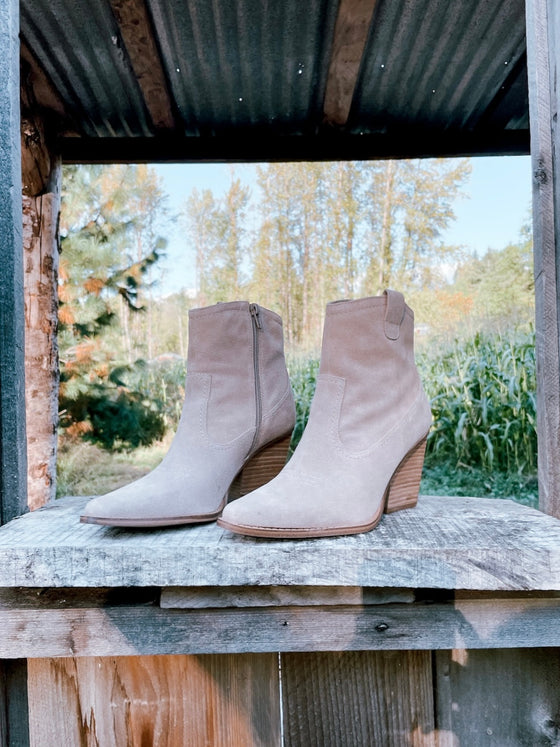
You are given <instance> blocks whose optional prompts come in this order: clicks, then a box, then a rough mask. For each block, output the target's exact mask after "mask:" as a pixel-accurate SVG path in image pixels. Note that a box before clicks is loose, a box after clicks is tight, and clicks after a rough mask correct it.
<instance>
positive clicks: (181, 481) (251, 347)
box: [82, 301, 295, 526]
mask: <svg viewBox="0 0 560 747" xmlns="http://www.w3.org/2000/svg"><path fill="white" fill-rule="evenodd" d="M259 321H260V325H261V326H260V328H259V329H258V330H257V331H256V334H257V336H258V339H257V338H255V337H254V327H253V321H252V317H251V313H250V308H249V304H248V303H246V302H242V301H236V302H232V303H223V304H216V305H215V306H210V307H207V308H204V309H193V310H191V311H190V313H189V349H188V358H187V378H186V386H185V402H184V404H183V410H182V414H181V419H180V422H179V425H178V428H177V432H176V434H175V437H174V439H173V442H172V443H171V446H170V448H169V451H168V453H167V454H166V455H165V457H164V459H163V460H162V462H161V463H160V464H159V465H158V466H157V467H156V468H155V469H154V470H152V472H150V473H149V474H148V475H146V476H145V477H142V478H141V479H139V480H136V481H135V482H133V483H131V484H129V485H127V486H125V487H123V488H119V489H118V490H115V491H112V492H111V493H108V494H107V495H105V496H101V497H98V498H95V499H93V500H92V501H90V502H89V503H88V504H87V506H86V507H85V510H84V512H83V515H82V520H83V521H86V522H87V521H92V522H93V523H96V520H101V522H102V523H113V524H114V525H119V524H120V525H124V526H133V525H134V524H137V525H138V526H163V525H166V524H180V523H190V522H196V521H209V520H211V519H213V518H216V517H217V516H218V514H219V513H220V511H221V510H222V508H223V506H224V505H225V502H226V500H227V493H228V490H229V488H230V486H231V483H232V481H233V480H234V478H235V477H236V475H237V474H238V472H239V471H240V470H241V468H242V467H243V465H244V464H245V463H246V462H247V461H248V460H250V458H251V457H252V455H253V454H255V452H256V451H258V449H259V448H262V447H263V446H265V445H266V444H267V443H269V442H273V441H274V440H277V439H279V438H282V437H283V436H285V435H289V434H290V433H291V431H292V429H293V426H294V422H295V406H294V400H293V394H292V390H291V386H290V382H289V378H288V374H287V371H286V365H285V360H284V351H283V335H282V323H281V320H280V318H279V317H278V316H277V315H276V314H274V313H273V312H271V311H268V310H267V309H263V308H260V309H259ZM255 344H256V347H255ZM255 350H256V351H257V352H258V356H257V358H256V359H255V357H254V351H255ZM255 363H256V365H257V366H258V372H259V376H258V377H257V380H256V381H255ZM256 385H260V386H259V391H258V392H257V389H256ZM257 397H258V398H260V400H261V403H262V408H261V412H262V421H261V422H257V420H258V408H257V405H256V402H257Z"/></svg>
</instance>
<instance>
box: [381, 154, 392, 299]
mask: <svg viewBox="0 0 560 747" xmlns="http://www.w3.org/2000/svg"><path fill="white" fill-rule="evenodd" d="M394 181H395V162H394V161H387V166H386V170H385V197H384V199H383V225H382V226H381V242H380V243H381V245H380V247H379V254H380V257H379V287H378V292H379V293H382V292H383V291H384V290H385V288H387V286H388V285H389V283H390V277H391V264H392V262H391V260H392V255H391V238H392V237H391V210H392V208H393V184H394Z"/></svg>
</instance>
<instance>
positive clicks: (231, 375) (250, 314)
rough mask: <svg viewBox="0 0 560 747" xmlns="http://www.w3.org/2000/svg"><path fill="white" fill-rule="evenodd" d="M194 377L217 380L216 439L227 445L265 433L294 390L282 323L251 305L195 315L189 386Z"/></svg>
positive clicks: (211, 427)
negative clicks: (271, 416)
mask: <svg viewBox="0 0 560 747" xmlns="http://www.w3.org/2000/svg"><path fill="white" fill-rule="evenodd" d="M189 374H191V375H195V376H199V375H203V376H206V377H210V379H211V380H210V393H209V397H208V404H207V427H208V435H209V436H210V437H211V438H213V439H216V440H217V441H218V442H225V441H227V440H229V439H230V438H235V437H236V436H238V435H239V434H240V433H242V432H243V431H245V430H247V429H249V428H255V426H256V428H257V431H259V430H260V428H261V425H262V423H263V420H264V421H266V419H267V415H268V413H269V412H270V411H271V410H273V409H274V407H275V406H276V405H277V404H278V402H279V401H280V400H281V399H282V397H283V396H284V395H285V394H286V392H287V391H288V390H289V389H290V386H289V379H288V374H287V371H286V363H285V359H284V342H283V330H282V320H281V318H280V317H279V316H278V315H277V314H275V313H274V312H273V311H270V310H269V309H265V308H263V307H261V306H257V305H256V304H250V303H248V302H247V301H233V302H229V303H218V304H215V305H213V306H208V307H205V308H199V309H191V310H190V311H189V346H188V354H187V385H188V383H189V382H188V380H189ZM290 392H291V390H290ZM255 438H256V440H258V439H259V433H257V434H256V435H255Z"/></svg>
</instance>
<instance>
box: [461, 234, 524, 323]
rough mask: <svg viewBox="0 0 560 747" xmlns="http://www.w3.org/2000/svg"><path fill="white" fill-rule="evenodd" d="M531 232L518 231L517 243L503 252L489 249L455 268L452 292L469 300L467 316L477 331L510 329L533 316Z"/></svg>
mask: <svg viewBox="0 0 560 747" xmlns="http://www.w3.org/2000/svg"><path fill="white" fill-rule="evenodd" d="M532 250H533V245H532V238H531V229H530V226H529V225H525V226H523V227H522V229H521V235H520V238H519V241H518V242H517V243H516V244H509V245H508V246H506V247H505V248H503V249H500V250H496V249H489V250H488V251H487V252H486V254H484V255H483V256H482V257H470V258H469V259H466V260H464V261H463V262H462V263H461V264H460V265H459V267H458V268H457V271H456V274H455V281H454V283H453V291H454V292H456V293H462V294H463V295H464V296H466V297H468V298H470V300H471V306H472V308H471V310H470V316H471V319H472V320H473V322H474V324H476V325H477V326H478V327H481V326H484V327H488V326H490V325H492V326H493V327H494V328H500V327H502V328H505V329H511V327H512V325H516V324H520V323H524V322H526V321H527V320H528V319H532V318H533V316H534V307H535V287H534V277H533V253H532Z"/></svg>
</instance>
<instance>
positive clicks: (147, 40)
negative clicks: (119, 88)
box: [111, 0, 175, 130]
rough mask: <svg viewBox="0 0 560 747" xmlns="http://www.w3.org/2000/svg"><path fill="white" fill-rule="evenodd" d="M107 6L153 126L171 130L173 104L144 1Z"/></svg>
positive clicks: (113, 2)
mask: <svg viewBox="0 0 560 747" xmlns="http://www.w3.org/2000/svg"><path fill="white" fill-rule="evenodd" d="M111 7H112V9H113V14H114V16H115V18H116V20H117V23H118V24H119V30H120V33H121V36H122V39H123V41H124V44H125V46H126V51H127V52H128V57H129V59H130V62H131V64H132V69H133V71H134V74H135V76H136V79H137V80H138V84H139V86H140V89H141V91H142V95H143V96H144V101H145V102H146V106H147V108H148V111H149V112H150V116H151V118H152V122H153V124H154V127H155V128H156V130H172V129H174V128H175V120H174V116H173V104H172V101H171V97H170V96H169V92H168V88H167V80H166V78H165V74H164V72H163V67H162V64H161V60H160V56H159V53H158V49H157V46H156V43H155V41H154V36H153V32H152V25H151V23H150V18H149V16H148V11H147V9H146V5H145V3H144V0H111Z"/></svg>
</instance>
